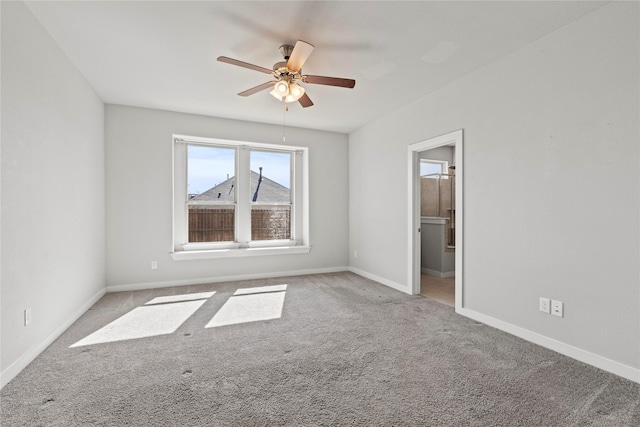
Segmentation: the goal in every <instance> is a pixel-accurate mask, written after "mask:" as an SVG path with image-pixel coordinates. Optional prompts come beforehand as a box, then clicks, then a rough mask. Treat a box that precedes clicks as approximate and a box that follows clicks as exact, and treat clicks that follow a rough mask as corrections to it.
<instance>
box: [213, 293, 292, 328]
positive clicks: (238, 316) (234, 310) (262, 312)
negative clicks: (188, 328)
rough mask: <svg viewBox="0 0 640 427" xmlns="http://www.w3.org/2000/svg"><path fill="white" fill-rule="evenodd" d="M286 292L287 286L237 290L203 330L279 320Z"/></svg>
mask: <svg viewBox="0 0 640 427" xmlns="http://www.w3.org/2000/svg"><path fill="white" fill-rule="evenodd" d="M286 290H287V285H274V286H261V287H257V288H245V289H238V290H237V291H236V292H235V293H234V294H233V296H232V297H231V298H229V300H228V301H227V302H226V303H225V304H224V305H223V306H222V308H221V309H220V310H219V311H218V312H217V313H216V314H215V316H213V318H212V319H211V321H209V323H207V325H206V326H205V328H214V327H216V326H225V325H235V324H238V323H247V322H258V321H262V320H273V319H279V318H280V317H282V308H283V307H284V298H285V293H286Z"/></svg>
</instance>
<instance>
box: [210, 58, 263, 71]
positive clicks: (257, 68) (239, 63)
mask: <svg viewBox="0 0 640 427" xmlns="http://www.w3.org/2000/svg"><path fill="white" fill-rule="evenodd" d="M218 61H220V62H226V63H227V64H231V65H237V66H238V67H244V68H248V69H250V70H255V71H260V72H261V73H265V74H271V73H272V72H273V71H272V70H270V69H268V68H264V67H260V66H258V65H253V64H249V63H248V62H243V61H238V60H237V59H233V58H227V57H226V56H219V57H218Z"/></svg>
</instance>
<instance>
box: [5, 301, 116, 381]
mask: <svg viewBox="0 0 640 427" xmlns="http://www.w3.org/2000/svg"><path fill="white" fill-rule="evenodd" d="M105 293H106V291H105V289H101V290H100V291H98V293H96V294H95V295H94V296H92V297H91V298H89V300H88V301H87V302H85V303H84V304H82V306H81V307H80V308H79V309H78V310H76V311H75V312H74V313H73V314H72V315H71V316H70V317H69V318H68V319H67V320H66V321H65V322H64V323H62V324H61V325H60V326H58V327H57V328H56V329H55V330H54V331H53V332H52V333H51V334H49V336H47V337H46V338H45V339H43V340H42V341H41V342H39V343H38V344H36V345H35V346H33V347H31V349H29V350H28V351H27V352H26V353H24V354H23V355H22V356H20V357H19V358H18V360H16V361H15V362H13V363H12V364H11V365H9V367H7V369H5V370H4V371H2V372H1V373H0V388H2V387H4V386H5V385H7V384H8V383H9V381H11V380H12V379H13V378H15V376H16V375H18V374H19V373H20V371H22V370H23V369H24V368H26V367H27V365H28V364H29V363H31V362H33V360H34V359H35V358H36V357H38V356H39V355H40V353H42V352H43V351H44V350H45V349H46V348H47V347H49V346H50V345H51V344H52V343H53V342H54V341H55V340H56V339H58V337H59V336H60V335H62V333H63V332H64V331H66V330H67V329H68V328H69V327H70V326H71V325H73V323H74V322H75V321H76V320H78V319H79V318H80V316H82V315H83V314H84V313H85V312H86V311H87V310H89V309H90V308H91V306H92V305H93V304H95V303H96V302H98V300H99V299H100V298H102V297H103V296H104V294H105Z"/></svg>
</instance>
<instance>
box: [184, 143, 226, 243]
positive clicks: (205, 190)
mask: <svg viewBox="0 0 640 427" xmlns="http://www.w3.org/2000/svg"><path fill="white" fill-rule="evenodd" d="M235 153H236V150H235V149H233V148H221V147H212V146H203V145H189V146H187V154H188V157H187V162H188V169H187V170H188V173H187V188H188V190H187V191H188V200H189V202H191V203H194V202H203V201H204V202H232V203H233V202H235V199H236V196H235V195H236V191H235V164H236V160H235ZM188 239H189V240H188V241H189V243H195V242H232V241H234V240H235V206H234V205H223V206H210V205H209V206H207V205H190V206H189V237H188Z"/></svg>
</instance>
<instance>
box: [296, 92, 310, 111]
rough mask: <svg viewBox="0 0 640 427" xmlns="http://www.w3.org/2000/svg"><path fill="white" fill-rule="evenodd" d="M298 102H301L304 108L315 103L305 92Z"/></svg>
mask: <svg viewBox="0 0 640 427" xmlns="http://www.w3.org/2000/svg"><path fill="white" fill-rule="evenodd" d="M298 102H299V103H300V105H302V106H303V107H304V108H307V107H311V106H312V105H313V102H312V101H311V98H309V96H308V95H307V94H306V93H305V94H303V95H302V96H301V97H300V99H298Z"/></svg>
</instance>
